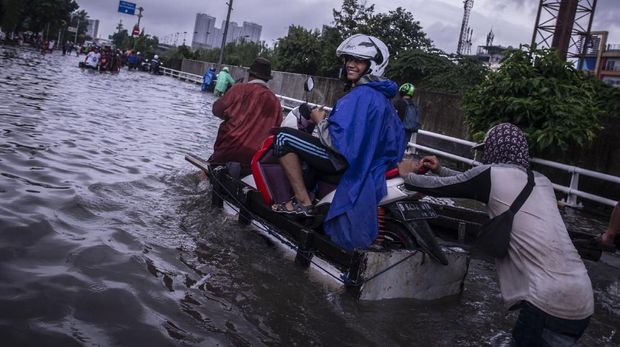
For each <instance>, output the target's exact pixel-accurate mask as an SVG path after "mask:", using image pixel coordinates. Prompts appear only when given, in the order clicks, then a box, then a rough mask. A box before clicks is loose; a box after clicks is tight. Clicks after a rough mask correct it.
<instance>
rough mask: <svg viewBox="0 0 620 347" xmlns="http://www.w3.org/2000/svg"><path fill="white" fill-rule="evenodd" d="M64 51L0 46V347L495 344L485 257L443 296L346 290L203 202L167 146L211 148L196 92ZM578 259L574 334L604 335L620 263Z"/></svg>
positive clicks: (187, 167)
mask: <svg viewBox="0 0 620 347" xmlns="http://www.w3.org/2000/svg"><path fill="white" fill-rule="evenodd" d="M83 58H84V56H82V57H81V58H80V59H83ZM78 61H79V59H78V58H77V57H75V56H71V57H63V56H61V55H60V54H59V53H57V52H56V53H54V54H51V55H45V56H42V55H40V54H39V53H38V52H36V51H34V50H28V49H23V50H15V49H13V48H7V47H2V46H0V341H2V345H4V346H22V345H32V346H43V345H56V346H138V345H140V346H180V345H183V346H214V345H221V346H250V345H253V346H254V345H259V346H260V345H267V346H291V345H299V346H308V345H326V346H342V345H344V346H455V345H458V346H502V345H506V343H507V341H509V339H510V332H511V329H512V326H513V324H514V321H515V319H516V313H515V312H508V311H506V310H505V309H504V308H503V305H502V302H501V297H500V294H499V287H498V285H497V282H496V277H495V270H494V265H493V264H491V263H488V262H485V261H481V260H477V259H473V260H472V262H471V265H470V269H469V274H468V276H467V279H466V281H465V290H464V293H463V294H462V295H461V296H459V297H452V298H447V299H442V300H437V301H432V302H417V301H413V300H386V301H380V302H370V303H369V302H357V301H355V300H354V299H353V298H352V297H351V296H349V295H348V294H347V293H345V292H344V291H343V290H342V289H341V288H339V287H337V286H334V285H330V284H329V282H327V281H322V280H321V278H320V276H317V275H316V274H313V273H312V271H309V270H304V269H301V268H299V267H297V266H296V265H295V264H294V263H293V261H292V260H291V259H290V257H288V256H286V255H285V254H284V253H283V252H282V251H280V250H279V249H278V248H277V247H274V246H273V245H271V244H270V243H268V242H266V241H265V240H264V239H263V238H262V237H261V236H259V235H258V234H256V233H255V232H254V231H253V229H251V228H250V227H242V226H240V225H239V224H237V222H236V221H235V218H234V217H232V216H227V215H226V214H224V213H222V211H221V210H219V209H215V208H211V207H210V192H209V191H210V186H209V185H208V183H206V182H202V181H200V179H199V176H198V175H197V174H196V170H195V169H194V167H193V166H192V165H191V164H189V163H188V162H186V161H185V160H184V154H185V153H187V152H191V153H196V154H198V155H200V156H202V157H204V158H207V157H208V156H209V155H210V153H211V149H212V144H213V142H214V139H215V136H216V132H217V128H218V125H219V120H218V119H217V118H216V117H214V116H213V115H212V114H211V104H212V102H213V101H214V100H215V99H214V97H213V96H212V95H211V94H203V93H201V92H200V88H199V87H198V86H197V85H194V84H190V83H186V82H182V81H179V80H176V79H173V78H170V77H164V76H153V75H149V74H147V73H144V72H137V71H132V72H128V71H127V70H122V71H121V72H120V73H119V74H117V75H111V74H99V73H95V72H92V71H84V70H81V69H79V68H78V67H77V65H78ZM567 221H569V222H570V223H571V226H572V227H574V228H582V229H584V228H585V229H590V230H593V231H592V232H597V231H603V230H604V228H605V227H606V224H607V220H606V218H593V217H583V216H580V217H578V218H576V217H574V216H572V217H571V218H568V219H567ZM585 262H586V266H587V267H588V270H589V273H590V276H591V278H592V281H593V287H594V291H595V292H594V295H595V304H596V306H595V310H596V312H595V314H594V316H593V318H592V321H591V324H590V326H589V327H588V329H587V330H586V334H585V335H584V337H583V338H582V339H581V340H580V342H579V346H619V345H620V332H619V331H618V330H619V329H620V269H618V268H616V267H612V266H609V265H606V264H604V263H595V262H591V261H585Z"/></svg>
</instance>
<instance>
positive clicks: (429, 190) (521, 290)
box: [405, 164, 594, 320]
mask: <svg viewBox="0 0 620 347" xmlns="http://www.w3.org/2000/svg"><path fill="white" fill-rule="evenodd" d="M534 181H535V183H536V185H535V186H534V189H533V190H532V193H531V194H530V196H529V197H528V199H527V200H526V201H525V203H524V204H523V206H522V207H521V209H520V210H519V211H518V212H517V213H516V215H515V217H514V221H513V226H512V234H511V239H510V246H509V249H508V256H506V257H505V258H503V259H496V262H495V264H496V267H497V274H498V277H499V283H500V287H501V291H502V297H503V299H504V302H505V305H506V306H507V308H510V307H512V306H514V305H515V304H518V303H520V302H521V301H527V302H529V303H531V304H533V305H534V306H536V307H538V308H539V309H541V310H543V311H545V312H546V313H548V314H550V315H553V316H555V317H559V318H563V319H572V320H577V319H584V318H587V317H589V316H591V315H592V314H593V313H594V297H593V293H592V283H591V281H590V278H589V277H588V273H587V270H586V268H585V265H584V264H583V261H582V260H581V257H580V256H579V253H577V250H576V249H575V247H574V245H573V243H572V241H571V239H570V236H569V235H568V232H567V230H566V226H565V225H564V221H563V220H562V217H561V216H560V212H559V210H558V207H557V201H556V198H555V194H554V192H553V185H552V183H551V181H549V179H548V178H547V177H545V176H543V175H542V174H540V173H537V172H534ZM526 182H527V173H526V171H525V170H524V169H523V168H522V167H521V166H517V165H503V164H502V165H481V166H478V167H475V168H473V169H471V170H468V171H466V172H463V173H461V172H458V171H454V170H450V169H446V168H442V169H441V170H440V175H439V176H424V175H416V174H409V175H408V176H407V177H406V178H405V183H406V184H407V186H408V188H409V189H412V190H417V191H420V192H423V193H426V194H428V195H433V196H444V197H463V198H471V199H476V200H479V201H482V202H484V203H486V204H487V208H488V214H489V217H490V218H493V217H495V216H497V215H499V214H501V213H503V212H505V211H506V210H508V208H509V207H510V205H511V204H512V202H513V201H514V200H515V199H516V197H517V196H518V195H519V193H520V192H521V190H522V189H523V187H524V186H525V184H526Z"/></svg>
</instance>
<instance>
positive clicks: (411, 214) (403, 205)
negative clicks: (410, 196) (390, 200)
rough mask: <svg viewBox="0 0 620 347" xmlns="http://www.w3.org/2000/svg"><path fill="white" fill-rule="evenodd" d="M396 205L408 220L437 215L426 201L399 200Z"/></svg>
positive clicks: (429, 217)
mask: <svg viewBox="0 0 620 347" xmlns="http://www.w3.org/2000/svg"><path fill="white" fill-rule="evenodd" d="M396 206H397V207H398V211H399V212H400V214H401V215H402V216H403V219H404V220H406V221H410V220H417V219H431V218H436V217H437V212H435V210H434V209H433V207H432V206H431V205H430V204H428V203H426V202H417V201H416V202H413V201H398V202H397V203H396Z"/></svg>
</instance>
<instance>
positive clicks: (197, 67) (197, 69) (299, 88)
mask: <svg viewBox="0 0 620 347" xmlns="http://www.w3.org/2000/svg"><path fill="white" fill-rule="evenodd" d="M224 66H228V69H229V70H230V75H231V76H232V77H233V78H234V79H235V80H239V79H243V80H244V81H246V80H247V77H248V76H247V75H248V74H247V70H248V68H246V67H242V66H232V65H224V64H216V63H209V62H206V61H198V60H189V59H183V63H182V64H181V71H183V72H190V73H193V74H196V75H201V76H202V75H204V73H205V72H207V70H208V69H209V68H210V67H214V68H215V70H216V71H218V72H219V71H220V70H221V69H222V68H223V67H224ZM271 75H272V76H273V79H271V80H270V81H269V88H271V90H273V92H274V93H276V94H279V95H285V96H288V97H290V98H294V99H299V100H306V99H307V100H308V101H309V102H312V103H315V104H321V105H326V106H332V105H333V104H334V103H335V102H336V100H337V99H338V97H340V96H341V95H342V91H343V87H344V84H343V83H342V81H340V80H338V79H335V78H326V77H316V76H312V78H313V79H314V90H313V91H312V92H311V93H309V94H308V95H307V96H306V93H305V91H304V82H305V81H306V80H307V79H308V77H309V75H303V74H296V73H290V72H282V71H272V72H271Z"/></svg>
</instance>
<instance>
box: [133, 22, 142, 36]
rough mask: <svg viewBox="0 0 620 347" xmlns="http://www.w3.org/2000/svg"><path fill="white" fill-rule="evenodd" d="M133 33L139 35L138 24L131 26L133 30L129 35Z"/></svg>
mask: <svg viewBox="0 0 620 347" xmlns="http://www.w3.org/2000/svg"><path fill="white" fill-rule="evenodd" d="M134 35H136V36H137V35H140V27H139V26H138V24H136V25H134V26H133V30H132V32H131V36H134Z"/></svg>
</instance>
